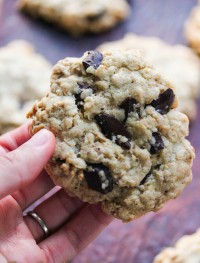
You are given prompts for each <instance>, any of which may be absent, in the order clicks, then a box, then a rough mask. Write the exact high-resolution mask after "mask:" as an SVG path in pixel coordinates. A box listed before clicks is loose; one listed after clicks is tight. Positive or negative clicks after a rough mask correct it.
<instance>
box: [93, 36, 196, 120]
mask: <svg viewBox="0 0 200 263" xmlns="http://www.w3.org/2000/svg"><path fill="white" fill-rule="evenodd" d="M120 48H123V49H129V50H131V49H132V50H133V49H140V50H141V51H142V53H143V55H144V56H145V58H146V59H147V60H148V61H149V62H151V63H152V64H153V65H154V66H155V67H156V69H157V70H159V71H160V73H162V74H163V75H164V76H165V77H166V78H167V79H169V80H170V81H171V82H172V83H173V84H174V87H175V89H176V94H177V97H178V100H179V105H178V109H179V110H180V111H181V112H183V113H185V114H186V115H187V116H188V117H189V119H190V120H194V119H195V118H196V115H197V103H196V99H197V98H198V97H199V94H200V60H199V57H198V56H197V55H196V54H195V52H193V50H192V49H190V48H188V47H185V46H183V45H175V46H172V45H169V44H167V43H166V42H164V41H162V40H161V39H159V38H155V37H145V36H138V35H134V34H131V33H129V34H127V35H125V37H124V38H122V39H120V40H118V41H113V42H108V43H104V44H102V45H101V46H99V47H98V48H97V49H98V50H100V51H101V50H110V49H111V50H112V49H120Z"/></svg>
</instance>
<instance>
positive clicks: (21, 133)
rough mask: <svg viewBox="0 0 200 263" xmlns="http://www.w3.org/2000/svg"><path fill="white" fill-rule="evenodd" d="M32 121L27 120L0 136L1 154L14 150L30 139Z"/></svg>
mask: <svg viewBox="0 0 200 263" xmlns="http://www.w3.org/2000/svg"><path fill="white" fill-rule="evenodd" d="M30 124H31V121H30V120H29V121H27V122H26V123H25V124H24V125H22V126H21V127H19V128H17V129H15V130H13V131H11V132H8V133H5V134H4V135H2V136H1V137H0V155H1V154H5V153H7V152H10V151H13V150H15V149H17V148H18V147H19V146H21V145H22V144H23V143H25V142H26V141H28V140H29V139H30V134H29V126H30Z"/></svg>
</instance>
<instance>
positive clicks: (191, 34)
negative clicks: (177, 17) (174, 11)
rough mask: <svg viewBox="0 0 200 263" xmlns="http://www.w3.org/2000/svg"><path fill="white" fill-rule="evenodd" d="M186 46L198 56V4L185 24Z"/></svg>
mask: <svg viewBox="0 0 200 263" xmlns="http://www.w3.org/2000/svg"><path fill="white" fill-rule="evenodd" d="M185 37H186V39H187V41H188V44H189V45H190V46H191V47H192V48H193V49H194V50H195V51H196V52H197V53H198V54H199V55H200V2H199V5H198V6H196V7H194V8H193V9H192V11H191V13H190V16H189V18H188V19H187V21H186V23H185Z"/></svg>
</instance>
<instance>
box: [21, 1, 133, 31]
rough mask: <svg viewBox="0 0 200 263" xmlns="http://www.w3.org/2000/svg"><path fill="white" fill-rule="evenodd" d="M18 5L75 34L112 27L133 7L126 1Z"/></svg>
mask: <svg viewBox="0 0 200 263" xmlns="http://www.w3.org/2000/svg"><path fill="white" fill-rule="evenodd" d="M19 7H20V9H21V10H23V11H25V12H28V13H29V14H31V15H33V16H35V17H41V18H43V19H45V20H47V21H48V22H53V23H55V24H58V25H59V26H61V27H62V28H64V29H66V30H68V31H69V32H70V33H72V34H73V35H80V34H83V33H86V32H92V33H100V32H103V31H106V30H108V29H111V28H113V27H114V26H115V25H116V24H118V23H119V22H120V21H123V20H124V19H126V18H127V16H128V14H129V9H130V6H129V4H128V2H127V1H126V0H109V1H108V0H96V1H94V0H75V1H71V0H57V1H55V0H19Z"/></svg>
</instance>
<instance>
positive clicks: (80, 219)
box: [39, 205, 113, 263]
mask: <svg viewBox="0 0 200 263" xmlns="http://www.w3.org/2000/svg"><path fill="white" fill-rule="evenodd" d="M112 220H113V218H112V217H111V216H109V215H106V214H105V213H104V212H103V211H102V210H101V209H100V207H99V206H97V205H89V206H87V207H85V208H83V209H82V210H81V211H80V212H79V213H78V214H77V215H76V216H75V217H74V218H72V220H71V221H70V222H69V223H67V224H66V225H64V226H63V227H62V228H61V229H60V230H59V231H58V232H56V233H55V234H54V235H52V236H50V237H49V238H47V239H46V240H44V241H42V242H41V243H40V244H39V246H40V248H41V249H43V251H44V253H45V255H46V259H47V262H49V263H51V262H65V261H70V260H72V259H73V258H74V257H75V256H76V255H77V254H78V253H79V252H80V251H81V250H82V249H84V248H85V247H86V246H87V245H88V244H89V243H90V242H92V241H93V240H94V239H95V238H96V237H97V236H98V235H99V234H100V232H101V231H102V230H103V229H104V228H105V227H106V226H107V225H108V224H109V223H110V222H111V221H112Z"/></svg>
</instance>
